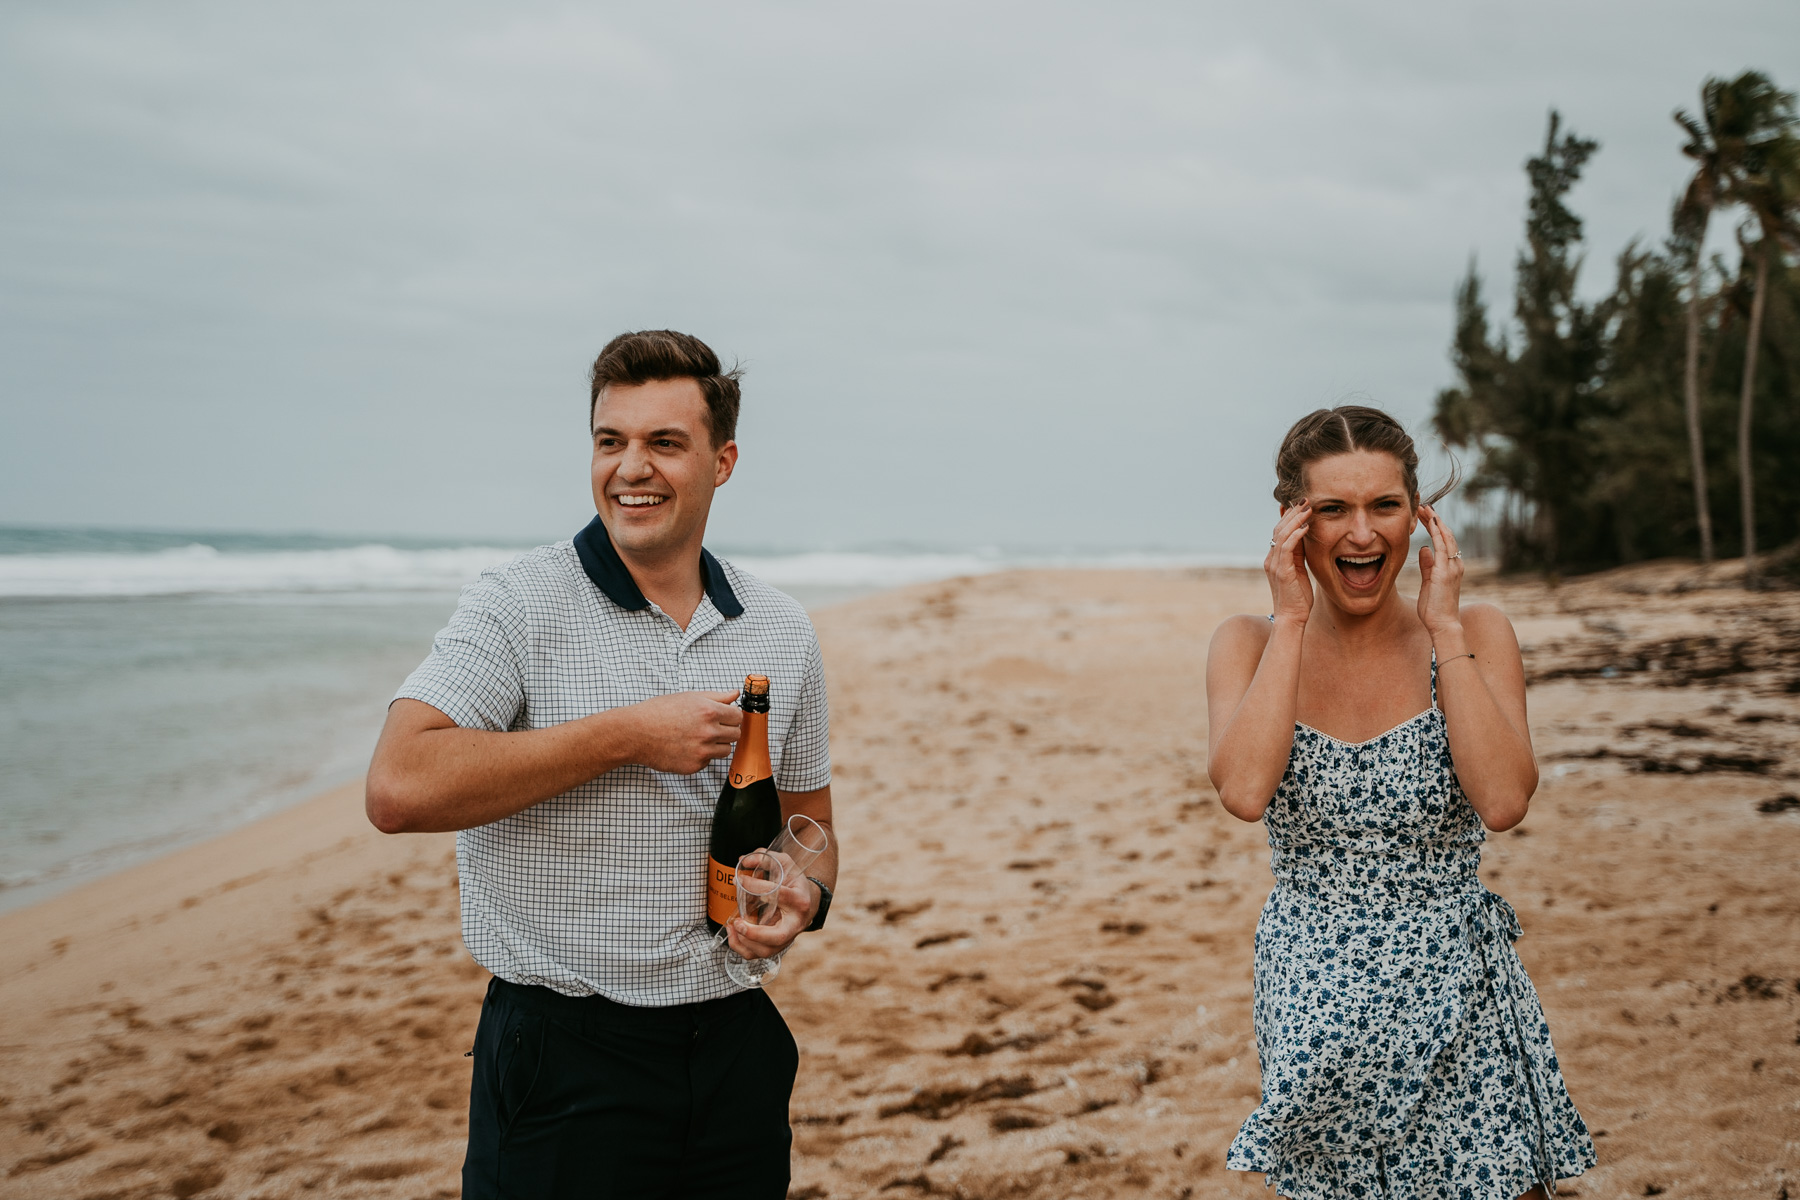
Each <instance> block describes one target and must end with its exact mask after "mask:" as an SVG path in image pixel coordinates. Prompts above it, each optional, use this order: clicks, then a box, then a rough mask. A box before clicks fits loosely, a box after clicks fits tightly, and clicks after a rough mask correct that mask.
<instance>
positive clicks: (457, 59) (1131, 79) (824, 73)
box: [0, 2, 1800, 551]
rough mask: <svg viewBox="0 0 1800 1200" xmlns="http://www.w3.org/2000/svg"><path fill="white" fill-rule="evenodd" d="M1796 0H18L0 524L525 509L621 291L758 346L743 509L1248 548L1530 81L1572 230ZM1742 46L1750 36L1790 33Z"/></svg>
mask: <svg viewBox="0 0 1800 1200" xmlns="http://www.w3.org/2000/svg"><path fill="white" fill-rule="evenodd" d="M1795 47H1800V13H1797V12H1796V10H1795V9H1794V8H1793V6H1792V5H1790V4H1786V3H1748V2H1740V3H1736V4H1727V5H1724V6H1716V7H1715V8H1714V9H1712V10H1709V13H1708V16H1707V18H1706V20H1705V21H1704V22H1697V21H1696V20H1695V19H1694V17H1693V14H1692V12H1691V11H1689V10H1686V9H1683V8H1680V7H1677V6H1674V5H1643V4H1633V5H1623V4H1597V5H1584V6H1579V7H1577V8H1570V7H1568V6H1566V5H1563V6H1557V5H1550V4H1525V5H1520V4H1509V5H1494V4H1471V5H1458V6H1446V5H1442V4H1424V3H1408V4H1396V5H1384V6H1379V7H1375V6H1369V7H1368V8H1367V9H1366V10H1365V11H1362V12H1358V11H1356V10H1354V9H1352V8H1351V7H1350V6H1342V5H1331V4H1325V3H1322V2H1320V3H1275V4H1268V5H1259V6H1254V7H1251V8H1245V7H1243V6H1235V7H1231V8H1227V7H1225V6H1216V7H1209V6H1193V5H1178V4H1149V3H1145V4H1128V5H1115V6H1106V7H1104V8H1101V7H1096V6H1091V5H1077V4H1054V3H1053V4H1030V5H1027V4H1006V3H978V4H973V5H971V4H956V5H952V4H947V3H925V4H916V5H904V6H902V5H891V6H875V5H864V6H844V5H829V4H818V3H752V4H742V3H734V4H726V3H684V4H675V5H665V6H650V7H644V6H638V7H635V8H625V7H616V8H597V7H594V6H575V5H524V6H512V7H509V8H507V9H504V10H496V9H492V8H489V7H483V6H474V5H456V4H448V5H436V4H434V5H423V4H397V5H384V6H375V7H373V8H371V7H369V6H360V7H358V6H348V5H319V6H297V5H296V6H289V7H286V8H282V9H276V10H271V9H268V8H266V7H264V8H257V9H254V10H252V9H245V8H242V7H239V6H229V5H223V4H187V5H172V6H159V7H157V8H155V9H146V8H143V7H141V6H133V5H123V4H121V5H115V6H112V7H104V6H97V7H93V6H84V7H83V8H82V9H80V10H71V9H66V8H65V7H63V6H54V5H39V6H31V5H11V6H8V8H7V9H6V11H5V13H4V14H0V77H3V82H0V102H3V103H0V150H3V151H4V153H3V155H0V172H3V173H4V182H5V187H4V189H3V191H0V312H4V314H5V327H4V330H0V350H3V352H4V356H5V361H6V363H7V364H8V365H7V368H6V380H5V383H6V386H5V389H4V393H3V394H0V416H3V419H4V420H5V422H6V425H7V429H8V433H9V436H8V437H7V438H6V439H3V440H0V441H3V443H4V444H0V520H11V521H19V522H93V523H112V524H155V525H171V526H177V525H186V526H205V527H221V526H230V527H251V528H254V527H265V528H318V529H331V530H345V531H356V532H390V531H391V532H420V533H445V534H467V535H481V536H498V535H506V536H534V537H551V536H559V535H563V534H566V533H567V532H568V531H569V530H570V529H572V528H573V527H574V526H575V525H577V524H579V523H580V521H581V519H582V516H583V513H584V512H585V511H588V510H586V509H585V508H584V506H585V504H586V497H585V489H586V483H585V472H584V470H583V467H582V462H583V458H584V453H585V451H584V447H583V445H582V441H581V430H580V425H579V422H580V420H581V415H582V413H583V412H584V410H585V387H584V382H583V374H584V370H585V366H586V363H587V362H588V360H589V359H591V357H592V355H593V353H594V352H595V350H597V348H598V346H599V345H600V344H601V343H602V342H603V341H604V340H605V339H606V337H608V336H610V335H611V334H612V333H614V332H617V331H618V330H619V329H622V328H627V327H646V326H660V325H673V326H677V327H681V328H686V329H690V330H692V331H693V332H696V333H698V334H700V335H701V336H703V337H705V338H707V339H708V340H709V341H711V342H713V344H714V345H715V346H716V347H717V348H718V349H719V350H721V352H723V353H725V354H726V355H727V356H732V355H737V356H741V357H743V358H744V359H745V360H747V362H748V365H749V367H750V375H749V378H748V384H747V400H746V415H745V421H744V441H745V460H744V467H743V469H742V471H741V473H740V476H739V478H738V479H737V480H736V481H734V483H733V484H732V489H733V490H732V492H731V493H728V495H727V497H726V498H725V499H724V500H722V501H721V505H720V508H719V510H718V518H717V520H718V523H719V524H718V529H719V535H720V538H721V539H722V540H724V541H739V542H755V543H759V544H777V545H814V544H835V545H855V544H862V543H869V542H881V541H892V540H896V539H910V540H914V541H920V542H928V543H959V544H971V543H979V542H984V541H1018V542H1027V543H1032V544H1038V545H1043V544H1053V543H1058V542H1071V543H1076V544H1081V545H1089V546H1092V545H1102V544H1128V545H1152V544H1162V545H1177V546H1190V547H1195V548H1199V549H1208V550H1222V551H1223V550H1234V549H1238V548H1240V547H1241V546H1243V545H1246V544H1249V545H1252V546H1254V545H1255V544H1259V539H1260V537H1261V535H1260V533H1259V532H1258V530H1259V529H1260V528H1261V526H1262V525H1263V524H1264V523H1265V520H1266V517H1265V511H1264V510H1265V509H1266V507H1267V501H1266V495H1267V488H1268V480H1267V478H1266V476H1267V464H1268V460H1269V458H1270V455H1271V454H1272V450H1273V442H1274V439H1275V438H1276V437H1278V436H1279V432H1280V430H1281V429H1282V428H1284V427H1285V425H1286V424H1287V423H1288V422H1289V421H1291V420H1292V419H1293V417H1295V416H1296V415H1298V414H1299V413H1300V412H1303V411H1305V410H1306V409H1307V408H1310V407H1313V406H1315V405H1317V404H1321V403H1330V402H1332V401H1334V400H1336V399H1338V398H1339V397H1340V396H1341V395H1342V394H1344V393H1346V392H1350V391H1361V392H1366V393H1368V394H1369V395H1371V396H1372V397H1373V398H1374V399H1375V400H1376V401H1377V402H1380V403H1384V404H1386V405H1388V406H1390V407H1392V408H1393V409H1394V410H1395V411H1396V412H1399V413H1401V414H1402V415H1404V416H1406V417H1407V418H1408V419H1411V420H1415V421H1416V420H1418V419H1419V418H1420V417H1422V415H1423V414H1424V413H1425V412H1426V410H1427V407H1428V404H1429V401H1430V397H1431V395H1432V394H1433V392H1434V391H1435V389H1436V388H1437V387H1438V386H1440V385H1441V384H1442V383H1444V382H1445V381H1446V378H1447V369H1446V367H1445V365H1444V347H1445V345H1446V343H1447V340H1448V337H1449V332H1450V312H1449V303H1450V296H1451V291H1452V288H1453V286H1454V284H1455V282H1456V279H1457V277H1458V275H1459V274H1460V272H1461V271H1462V269H1463V268H1464V266H1465V264H1466V262H1467V260H1468V258H1469V256H1470V255H1471V253H1476V254H1478V255H1479V258H1480V261H1481V264H1482V266H1483V269H1484V270H1485V271H1486V272H1487V273H1488V275H1489V276H1490V294H1493V295H1497V296H1502V297H1503V296H1504V295H1505V291H1506V286H1507V284H1506V272H1507V270H1508V268H1509V267H1510V262H1511V259H1512V256H1513V253H1514V247H1515V244H1516V241H1517V237H1518V229H1519V223H1520V218H1521V215H1522V214H1521V207H1522V198H1523V180H1522V174H1521V172H1520V170H1519V166H1520V163H1521V162H1522V161H1523V159H1524V158H1525V157H1526V156H1527V155H1528V154H1529V153H1531V152H1532V151H1533V150H1534V149H1535V147H1536V145H1537V143H1538V141H1539V139H1540V138H1541V136H1542V122H1543V119H1544V114H1545V112H1546V110H1547V109H1548V108H1549V107H1550V106H1552V105H1557V106H1560V107H1561V108H1562V110H1563V111H1564V113H1565V115H1566V116H1567V117H1568V118H1569V120H1570V121H1572V122H1573V123H1574V125H1575V126H1576V128H1578V129H1579V130H1580V131H1582V132H1583V133H1585V134H1588V135H1591V136H1597V137H1599V138H1600V139H1601V140H1602V142H1603V149H1602V151H1601V153H1600V155H1599V156H1598V157H1597V158H1596V160H1595V161H1594V164H1593V167H1592V168H1591V171H1590V177H1589V180H1588V181H1587V182H1585V183H1584V184H1583V186H1582V189H1581V190H1580V191H1579V192H1578V193H1577V196H1576V207H1577V209H1578V210H1579V211H1581V212H1582V213H1583V214H1584V215H1586V216H1587V217H1589V219H1590V225H1589V231H1590V234H1591V236H1592V239H1593V243H1592V244H1593V258H1594V268H1593V269H1591V273H1590V277H1589V285H1590V286H1592V287H1600V286H1604V283H1605V273H1606V272H1605V268H1606V264H1607V262H1608V261H1609V260H1610V258H1611V256H1612V254H1613V253H1614V252H1615V251H1616V250H1617V249H1618V248H1619V246H1620V245H1621V244H1622V243H1623V241H1624V239H1625V238H1627V237H1629V236H1632V235H1634V234H1639V233H1642V234H1647V235H1649V236H1651V237H1655V236H1657V235H1658V234H1659V232H1660V229H1661V227H1662V224H1663V222H1664V219H1665V216H1666V208H1667V204H1668V200H1669V198H1670V197H1671V196H1672V195H1673V193H1674V191H1675V189H1676V188H1677V187H1678V186H1679V183H1680V180H1681V177H1682V170H1683V164H1682V161H1681V159H1680V157H1679V154H1678V152H1677V149H1678V143H1677V140H1676V138H1675V136H1674V128H1673V126H1672V125H1671V124H1670V122H1669V120H1668V113H1669V110H1670V109H1672V108H1674V107H1675V106H1677V105H1680V104H1691V103H1692V97H1693V95H1694V93H1695V89H1696V88H1697V85H1698V83H1699V81H1700V79H1701V77H1702V76H1704V75H1705V74H1707V73H1709V72H1710V73H1726V72H1734V71H1736V70H1739V69H1742V68H1743V67H1744V66H1747V65H1757V66H1760V67H1763V68H1765V69H1768V70H1771V71H1772V72H1773V73H1774V74H1775V75H1776V77H1777V79H1779V80H1782V81H1784V82H1786V83H1788V84H1789V85H1790V86H1792V85H1794V84H1796V83H1800V61H1796V59H1797V58H1800V51H1796V50H1795V49H1794V48H1795ZM1771 48H1777V49H1779V50H1780V51H1781V53H1780V54H1776V55H1773V56H1772V55H1771Z"/></svg>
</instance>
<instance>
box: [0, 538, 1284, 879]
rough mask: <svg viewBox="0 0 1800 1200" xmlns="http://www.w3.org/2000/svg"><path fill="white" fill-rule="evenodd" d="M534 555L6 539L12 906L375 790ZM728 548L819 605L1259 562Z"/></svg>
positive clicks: (1, 717)
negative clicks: (358, 789)
mask: <svg viewBox="0 0 1800 1200" xmlns="http://www.w3.org/2000/svg"><path fill="white" fill-rule="evenodd" d="M527 548H529V547H528V546H526V545H524V544H520V545H511V546H508V545H498V544H479V543H473V542H455V541H449V540H436V541H433V540H426V539H396V538H389V539H382V540H380V541H375V540H371V539H358V538H334V537H325V536H313V535H289V534H244V533H232V534H200V533H166V532H138V531H130V530H116V529H84V530H56V529H19V528H12V529H8V528H0V910H4V909H9V908H17V907H19V906H21V905H24V904H29V903H31V902H33V901H36V900H39V899H43V898H45V897H47V896H49V895H51V894H53V893H54V892H56V891H59V890H61V889H63V888H66V887H69V886H72V885H73V884H75V883H79V882H81V881H83V880H86V879H89V878H93V877H95V876H97V875H101V874H104V873H106V872H109V871H113V870H117V869H119V868H121V867H124V866H128V865H130V864H132V863H134V862H139V861H142V860H144V859H146V858H149V857H151V856H153V855H156V854H159V853H163V852H166V851H168V850H170V849H173V848H175V847H177V846H181V845H185V844H188V843H191V842H194V841H198V840H200V839H201V838H204V837H207V836H210V835H212V834H215V833H218V832H222V831H224V830H226V829H229V828H232V827H234V826H237V825H241V824H243V823H245V822H248V821H251V820H254V819H255V818H257V817H259V816H262V815H264V814H267V813H270V812H274V811H276V810H277V809H279V808H282V807H284V806H286V805H289V804H293V803H295V802H297V801H299V800H302V799H305V798H306V797H308V796H311V795H314V794H317V793H318V792H320V791H323V790H325V789H326V788H329V787H332V786H335V785H337V784H341V783H345V782H348V781H350V780H353V779H355V778H357V777H358V776H359V775H360V774H361V773H362V771H363V770H364V768H365V767H366V766H367V765H368V760H369V754H370V752H371V750H372V749H373V748H374V744H375V737H376V734H377V732H378V731H379V730H380V727H381V721H382V717H383V714H384V712H385V710H386V706H387V702H388V700H389V698H390V697H391V696H392V694H393V692H394V690H395V689H396V688H397V687H398V686H399V685H400V682H401V680H402V679H404V678H405V677H406V674H407V673H408V672H409V671H411V670H412V669H413V667H415V666H417V665H418V663H419V661H420V660H421V659H422V658H423V657H424V656H425V654H426V652H427V651H428V650H429V649H430V646H431V638H432V635H433V634H434V633H435V632H437V630H438V629H440V628H441V627H442V626H443V624H444V622H445V619H446V618H447V617H448V616H449V614H450V612H451V610H452V609H453V608H454V607H455V604H456V597H457V593H458V591H459V589H460V588H461V587H462V586H463V585H464V584H466V583H467V582H469V581H470V580H472V579H473V578H474V577H475V576H476V575H477V574H478V573H479V572H480V571H481V570H482V569H484V568H485V567H488V566H490V565H492V564H495V563H498V562H503V561H505V560H506V559H508V558H510V557H512V556H513V555H515V554H517V553H519V552H520V551H522V550H524V549H527ZM718 552H720V553H722V554H724V555H725V556H726V557H728V558H730V559H731V560H732V561H733V562H735V563H737V564H738V565H740V566H742V567H744V568H745V569H747V570H749V571H751V572H753V573H755V574H756V575H758V576H760V577H761V578H763V579H765V580H767V581H768V582H769V583H771V584H773V585H774V586H776V587H779V588H781V589H783V590H784V591H787V592H788V593H789V594H791V595H793V596H794V597H795V598H796V599H798V600H800V601H801V602H802V603H803V604H805V605H806V606H807V607H808V608H809V609H817V608H819V607H822V606H824V605H827V604H832V603H837V602H841V601H843V600H847V599H850V598H853V597H855V596H857V595H862V594H866V593H868V592H871V591H877V590H880V589H884V588H890V587H899V586H903V585H905V584H910V583H918V582H924V581H928V580H932V579H944V578H950V577H952V576H958V575H969V574H980V573H984V572H988V571H993V570H999V569H1002V568H1005V567H1009V566H1018V565H1070V566H1179V565H1247V562H1248V561H1249V560H1244V559H1242V558H1241V556H1240V557H1236V558H1234V557H1230V556H1219V555H1203V554H1184V553H1168V552H1160V551H1146V552H1128V553H1111V554H1091V553H1090V554H1082V553H1067V554H1044V553H1020V552H1007V551H1003V550H999V549H994V550H985V551H967V550H952V549H941V550H931V549H904V550H867V551H833V550H813V551H801V552H781V553H774V552H768V551H764V552H760V553H759V552H755V551H751V552H745V553H733V552H732V549H731V548H730V547H724V548H721V549H720V550H719V551H718Z"/></svg>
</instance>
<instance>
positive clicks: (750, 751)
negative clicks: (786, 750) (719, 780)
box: [730, 696, 775, 788]
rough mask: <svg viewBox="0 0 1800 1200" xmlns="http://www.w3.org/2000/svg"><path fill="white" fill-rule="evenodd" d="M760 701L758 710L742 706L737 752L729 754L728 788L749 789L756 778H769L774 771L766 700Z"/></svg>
mask: <svg viewBox="0 0 1800 1200" xmlns="http://www.w3.org/2000/svg"><path fill="white" fill-rule="evenodd" d="M744 699H746V700H751V699H760V700H761V701H762V704H761V706H760V707H759V708H751V707H749V706H748V705H745V707H744V724H743V727H742V729H741V730H740V731H739V733H738V740H737V749H736V750H735V751H733V752H732V755H731V775H730V781H731V786H732V787H734V788H741V787H749V786H750V785H751V784H753V783H755V782H756V781H757V780H759V779H772V778H774V775H775V770H774V768H773V767H772V766H771V765H770V763H769V699H768V697H767V696H760V697H751V696H746V697H744Z"/></svg>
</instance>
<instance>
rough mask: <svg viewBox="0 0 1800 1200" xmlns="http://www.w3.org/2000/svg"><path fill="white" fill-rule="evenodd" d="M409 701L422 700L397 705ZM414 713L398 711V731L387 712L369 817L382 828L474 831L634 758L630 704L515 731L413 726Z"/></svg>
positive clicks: (373, 775) (371, 785)
mask: <svg viewBox="0 0 1800 1200" xmlns="http://www.w3.org/2000/svg"><path fill="white" fill-rule="evenodd" d="M408 703H413V704H416V703H418V702H417V701H397V702H396V704H408ZM420 707H421V708H428V707H429V706H426V705H420ZM431 711H433V712H435V711H436V710H431ZM412 715H413V714H401V717H402V721H401V722H400V725H401V727H400V728H396V727H395V725H396V722H395V721H394V720H393V717H392V715H390V721H389V727H388V728H387V729H385V730H383V732H382V738H381V742H380V744H379V745H377V746H376V749H375V758H374V761H373V762H372V763H371V764H370V767H369V777H368V784H367V807H368V813H369V819H370V820H371V821H372V822H374V824H375V826H376V828H378V829H380V830H381V831H382V832H383V833H439V832H446V831H449V830H457V829H473V828H474V827H476V826H478V825H486V824H489V823H491V822H493V821H498V820H500V819H502V818H503V817H510V816H512V815H513V814H514V813H517V812H522V811H524V810H525V809H527V808H530V807H531V806H532V805H534V804H537V803H539V802H541V801H544V800H548V799H549V798H550V797H552V796H559V795H561V794H562V793H564V792H566V791H568V790H569V789H570V788H573V787H578V786H580V785H581V784H583V783H586V782H587V781H588V780H590V779H594V778H596V777H598V776H600V775H604V774H605V773H606V772H608V771H610V770H612V769H613V768H615V767H620V766H623V765H625V764H626V763H627V762H630V761H631V743H632V741H633V739H632V736H631V735H632V732H633V731H632V729H631V728H630V726H631V714H630V713H629V711H628V710H625V709H613V710H610V711H608V712H602V713H595V714H594V715H592V716H589V717H583V718H581V719H580V720H576V721H569V722H567V723H565V724H562V725H555V726H552V727H550V728H548V729H531V730H520V731H518V732H510V733H495V732H491V731H489V730H484V729H463V728H460V727H459V726H456V725H454V724H452V725H448V726H439V727H435V728H434V727H418V726H417V725H412V726H411V727H408V723H407V722H406V720H405V718H406V717H408V716H412Z"/></svg>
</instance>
